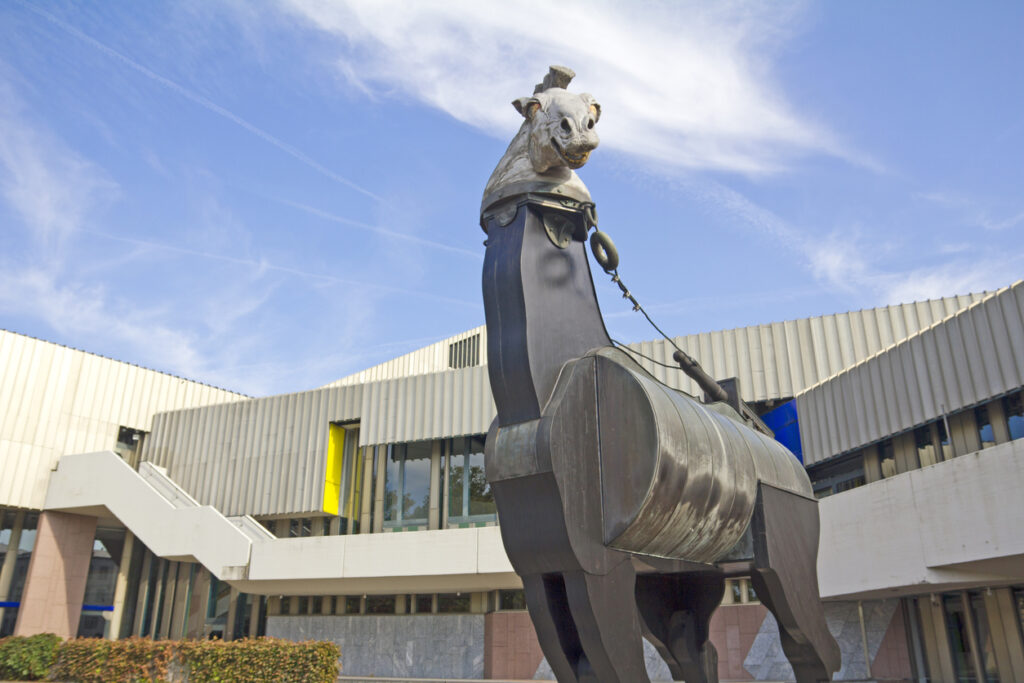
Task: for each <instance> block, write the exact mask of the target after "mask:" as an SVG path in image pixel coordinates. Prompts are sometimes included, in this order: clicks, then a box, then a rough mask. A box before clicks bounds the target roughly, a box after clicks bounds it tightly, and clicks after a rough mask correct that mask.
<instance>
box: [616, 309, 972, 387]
mask: <svg viewBox="0 0 1024 683" xmlns="http://www.w3.org/2000/svg"><path fill="white" fill-rule="evenodd" d="M985 296H986V293H984V292H982V293H979V294H967V295H964V296H957V297H948V298H945V299H933V300H930V301H921V302H916V303H910V304H898V305H894V306H885V307H882V308H870V309H865V310H862V311H852V312H850V313H837V314H834V315H825V316H820V317H816V318H803V319H800V320H789V321H786V322H781V323H769V324H766V325H754V326H751V327H740V328H737V329H733V330H722V331H718V332H703V333H700V334H692V335H688V336H685V337H676V338H675V342H676V343H677V344H678V345H679V346H680V348H682V349H683V350H685V351H686V352H687V353H689V354H690V355H692V356H694V357H695V358H696V359H697V360H698V361H699V362H700V363H701V365H702V366H703V367H704V369H705V370H707V371H708V373H709V374H710V375H711V376H712V377H715V378H716V379H724V378H726V377H739V379H740V389H741V391H742V394H743V399H744V400H745V401H747V402H756V401H766V400H777V399H782V398H790V397H792V396H795V395H796V394H798V393H800V392H801V391H803V390H804V389H805V388H807V387H809V386H812V385H814V384H817V383H818V382H821V381H822V380H824V379H826V378H828V377H830V376H832V375H834V374H836V373H838V372H840V371H841V370H843V369H845V368H847V367H849V366H850V365H853V364H855V363H859V362H860V361H862V360H864V359H865V358H868V357H870V356H872V355H873V354H876V353H878V352H879V351H881V350H882V349H884V348H886V347H888V346H891V345H892V344H894V343H896V342H898V341H901V340H903V339H906V338H907V337H908V336H910V335H912V334H915V333H917V332H919V331H920V330H922V329H924V328H926V327H928V326H929V325H932V324H934V323H935V322H937V321H939V320H942V319H943V318H946V317H948V316H949V315H952V314H953V313H955V312H957V311H959V310H963V309H964V308H965V307H967V306H969V305H971V304H973V303H975V302H977V301H979V300H980V299H982V298H984V297H985ZM629 348H631V349H634V350H636V351H638V352H640V353H642V354H643V355H645V356H649V357H651V358H653V359H654V360H656V361H658V362H660V363H664V364H666V365H669V366H672V367H669V368H666V367H664V366H661V365H657V364H656V363H652V362H650V361H649V360H646V359H643V358H638V360H639V361H640V363H641V364H642V365H643V366H644V367H645V368H646V369H647V370H648V371H649V372H651V373H652V374H653V375H654V376H655V377H657V378H658V379H659V380H660V381H662V382H664V383H665V384H667V385H669V386H671V387H674V388H676V389H681V390H682V391H685V392H687V393H689V394H693V395H699V394H700V389H699V388H698V387H697V385H696V384H695V383H694V382H693V381H692V380H690V379H689V378H688V377H687V376H686V375H684V374H683V373H682V372H681V371H679V370H677V369H675V368H676V367H677V366H676V364H675V362H674V361H673V360H672V351H673V348H672V346H671V345H669V343H668V342H666V341H663V340H662V341H649V342H639V343H636V344H630V345H629Z"/></svg>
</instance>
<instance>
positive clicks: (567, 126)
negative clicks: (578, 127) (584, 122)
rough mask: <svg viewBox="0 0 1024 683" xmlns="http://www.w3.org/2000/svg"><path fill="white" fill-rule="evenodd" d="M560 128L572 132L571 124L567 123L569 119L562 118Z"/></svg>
mask: <svg viewBox="0 0 1024 683" xmlns="http://www.w3.org/2000/svg"><path fill="white" fill-rule="evenodd" d="M562 130H564V131H565V132H566V133H571V132H572V126H571V125H570V124H569V119H562Z"/></svg>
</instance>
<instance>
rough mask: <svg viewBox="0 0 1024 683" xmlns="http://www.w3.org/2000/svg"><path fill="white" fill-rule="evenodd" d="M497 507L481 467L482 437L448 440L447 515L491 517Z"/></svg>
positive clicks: (482, 466)
mask: <svg viewBox="0 0 1024 683" xmlns="http://www.w3.org/2000/svg"><path fill="white" fill-rule="evenodd" d="M496 511H497V508H496V507H495V505H494V496H493V495H492V494H491V485H490V484H489V483H487V475H486V472H485V469H484V437H483V436H482V435H478V436H471V437H460V438H457V439H452V440H451V447H450V455H449V456H448V518H449V520H451V519H453V518H456V519H459V518H466V517H483V516H486V517H491V518H493V517H494V515H495V513H496Z"/></svg>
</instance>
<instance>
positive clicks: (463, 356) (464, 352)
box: [448, 334, 480, 370]
mask: <svg viewBox="0 0 1024 683" xmlns="http://www.w3.org/2000/svg"><path fill="white" fill-rule="evenodd" d="M477 365H480V335H479V334H474V335H473V336H472V337H466V338H465V339H462V340H460V341H457V342H452V343H451V344H449V345H448V367H450V368H452V369H453V370H458V369H459V368H471V367H475V366H477Z"/></svg>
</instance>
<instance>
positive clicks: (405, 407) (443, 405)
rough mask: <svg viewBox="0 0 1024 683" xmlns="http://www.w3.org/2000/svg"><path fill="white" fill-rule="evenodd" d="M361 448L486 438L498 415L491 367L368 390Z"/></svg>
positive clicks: (400, 381) (421, 377)
mask: <svg viewBox="0 0 1024 683" xmlns="http://www.w3.org/2000/svg"><path fill="white" fill-rule="evenodd" d="M361 413H362V415H363V416H364V419H363V422H362V424H361V425H360V429H359V444H360V445H361V446H363V445H370V444H382V443H401V442H404V441H420V440H422V439H441V438H447V437H450V436H462V435H465V434H482V433H485V432H486V431H487V428H488V427H490V426H491V420H493V419H494V416H495V415H496V414H497V410H496V408H495V407H494V398H493V397H492V396H491V385H490V382H489V381H488V378H487V366H480V367H475V368H465V369H462V370H452V371H448V372H437V373H433V374H430V375H418V376H414V377H403V378H401V379H394V380H390V381H387V382H374V383H373V384H369V385H367V386H366V387H365V392H364V394H363V405H362V410H361Z"/></svg>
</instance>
